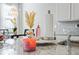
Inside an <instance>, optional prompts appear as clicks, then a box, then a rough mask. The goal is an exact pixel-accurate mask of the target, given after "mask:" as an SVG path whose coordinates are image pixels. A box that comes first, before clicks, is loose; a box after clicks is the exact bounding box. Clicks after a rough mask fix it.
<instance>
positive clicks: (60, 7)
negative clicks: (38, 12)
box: [56, 3, 70, 21]
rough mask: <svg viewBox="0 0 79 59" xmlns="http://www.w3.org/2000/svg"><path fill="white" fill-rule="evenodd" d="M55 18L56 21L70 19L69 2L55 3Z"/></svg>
mask: <svg viewBox="0 0 79 59" xmlns="http://www.w3.org/2000/svg"><path fill="white" fill-rule="evenodd" d="M56 19H57V21H59V20H69V19H70V4H69V3H62V4H60V3H59V4H56Z"/></svg>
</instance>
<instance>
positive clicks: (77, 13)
mask: <svg viewBox="0 0 79 59" xmlns="http://www.w3.org/2000/svg"><path fill="white" fill-rule="evenodd" d="M71 9H72V10H71V11H72V16H71V19H72V20H79V3H73V4H72V8H71Z"/></svg>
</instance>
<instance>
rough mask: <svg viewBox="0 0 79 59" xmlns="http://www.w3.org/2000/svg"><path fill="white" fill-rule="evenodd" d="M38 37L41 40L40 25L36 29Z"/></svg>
mask: <svg viewBox="0 0 79 59" xmlns="http://www.w3.org/2000/svg"><path fill="white" fill-rule="evenodd" d="M36 37H37V38H40V25H39V24H38V26H37V28H36Z"/></svg>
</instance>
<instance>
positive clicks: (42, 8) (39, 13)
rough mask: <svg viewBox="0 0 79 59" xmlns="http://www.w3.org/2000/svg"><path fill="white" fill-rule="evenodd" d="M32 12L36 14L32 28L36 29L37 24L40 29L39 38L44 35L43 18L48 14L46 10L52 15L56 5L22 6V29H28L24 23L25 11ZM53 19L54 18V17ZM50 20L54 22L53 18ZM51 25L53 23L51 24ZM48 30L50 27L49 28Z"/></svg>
mask: <svg viewBox="0 0 79 59" xmlns="http://www.w3.org/2000/svg"><path fill="white" fill-rule="evenodd" d="M29 10H34V11H35V12H36V17H35V25H34V27H33V28H36V27H37V25H38V24H40V27H41V36H45V34H46V26H45V18H46V15H47V13H48V10H51V13H52V14H55V12H56V4H45V3H44V4H23V20H24V21H23V24H24V26H23V29H25V28H28V26H27V25H26V23H25V11H29ZM54 17H55V16H54ZM52 20H55V19H54V18H53V19H52ZM52 24H53V22H52ZM49 28H50V27H49Z"/></svg>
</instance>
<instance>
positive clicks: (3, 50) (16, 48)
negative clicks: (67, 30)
mask: <svg viewBox="0 0 79 59" xmlns="http://www.w3.org/2000/svg"><path fill="white" fill-rule="evenodd" d="M71 51H72V54H75V55H79V46H78V45H75V46H72V50H71ZM67 54H68V51H67V46H66V45H58V44H52V45H43V46H37V47H36V51H33V52H24V51H23V47H22V43H21V41H20V40H16V44H15V45H13V46H12V45H7V44H6V45H5V46H4V47H3V46H2V45H0V55H67Z"/></svg>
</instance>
